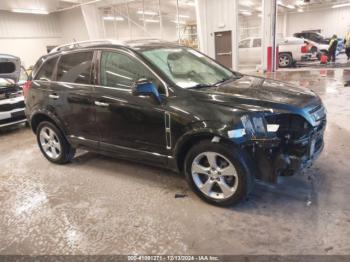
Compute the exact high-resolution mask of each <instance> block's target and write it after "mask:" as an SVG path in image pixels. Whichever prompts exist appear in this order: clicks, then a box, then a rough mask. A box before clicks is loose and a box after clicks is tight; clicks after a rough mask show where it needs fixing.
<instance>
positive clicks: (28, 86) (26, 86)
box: [23, 80, 32, 97]
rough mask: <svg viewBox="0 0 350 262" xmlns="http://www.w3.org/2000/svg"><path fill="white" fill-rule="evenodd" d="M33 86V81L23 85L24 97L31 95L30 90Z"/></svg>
mask: <svg viewBox="0 0 350 262" xmlns="http://www.w3.org/2000/svg"><path fill="white" fill-rule="evenodd" d="M31 86H32V81H30V80H28V81H27V82H25V83H24V85H23V95H24V97H27V96H28V94H29V89H30V87H31Z"/></svg>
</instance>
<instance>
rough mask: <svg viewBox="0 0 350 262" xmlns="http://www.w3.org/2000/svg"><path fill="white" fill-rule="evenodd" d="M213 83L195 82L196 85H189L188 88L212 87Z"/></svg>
mask: <svg viewBox="0 0 350 262" xmlns="http://www.w3.org/2000/svg"><path fill="white" fill-rule="evenodd" d="M212 86H213V85H211V84H197V85H194V86H191V87H189V88H202V87H212Z"/></svg>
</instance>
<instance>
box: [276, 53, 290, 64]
mask: <svg viewBox="0 0 350 262" xmlns="http://www.w3.org/2000/svg"><path fill="white" fill-rule="evenodd" d="M278 65H279V67H280V68H286V67H291V66H292V65H293V57H292V55H291V54H289V53H280V54H279V63H278Z"/></svg>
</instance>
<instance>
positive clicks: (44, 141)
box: [36, 121, 75, 164]
mask: <svg viewBox="0 0 350 262" xmlns="http://www.w3.org/2000/svg"><path fill="white" fill-rule="evenodd" d="M36 136H37V141H38V145H39V148H40V150H41V152H42V154H43V155H44V156H45V157H46V159H47V160H49V161H50V162H53V163H55V164H66V163H68V162H70V161H71V160H72V159H73V158H74V154H75V149H74V148H72V146H71V145H70V144H69V143H68V141H67V140H66V138H65V137H64V135H63V134H62V132H61V131H60V130H59V129H58V128H57V127H56V126H55V125H54V124H52V123H51V122H47V121H44V122H41V123H40V124H39V126H38V128H37V129H36Z"/></svg>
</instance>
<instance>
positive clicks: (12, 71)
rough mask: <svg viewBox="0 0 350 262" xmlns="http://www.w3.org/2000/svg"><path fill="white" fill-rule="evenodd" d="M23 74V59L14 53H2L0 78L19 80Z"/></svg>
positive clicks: (0, 55)
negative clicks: (13, 54)
mask: <svg viewBox="0 0 350 262" xmlns="http://www.w3.org/2000/svg"><path fill="white" fill-rule="evenodd" d="M20 74H21V60H20V59H19V58H18V57H16V56H12V55H5V54H0V78H2V79H11V80H12V81H14V82H15V83H17V82H18V80H19V78H20Z"/></svg>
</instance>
